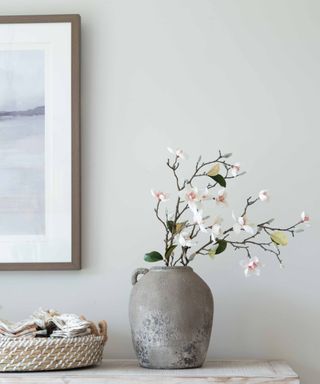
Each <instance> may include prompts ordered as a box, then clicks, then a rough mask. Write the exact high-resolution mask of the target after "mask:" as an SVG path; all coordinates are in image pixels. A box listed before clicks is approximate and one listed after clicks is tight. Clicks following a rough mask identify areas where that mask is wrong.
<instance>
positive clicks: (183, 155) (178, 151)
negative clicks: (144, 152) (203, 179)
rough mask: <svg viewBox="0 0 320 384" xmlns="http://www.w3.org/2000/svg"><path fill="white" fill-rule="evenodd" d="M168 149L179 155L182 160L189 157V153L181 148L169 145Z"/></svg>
mask: <svg viewBox="0 0 320 384" xmlns="http://www.w3.org/2000/svg"><path fill="white" fill-rule="evenodd" d="M167 149H168V151H169V152H170V153H171V154H173V155H175V156H177V157H178V158H179V159H181V160H186V159H187V158H188V155H187V154H186V153H185V152H184V151H183V150H182V149H180V148H177V149H172V148H170V147H168V148H167Z"/></svg>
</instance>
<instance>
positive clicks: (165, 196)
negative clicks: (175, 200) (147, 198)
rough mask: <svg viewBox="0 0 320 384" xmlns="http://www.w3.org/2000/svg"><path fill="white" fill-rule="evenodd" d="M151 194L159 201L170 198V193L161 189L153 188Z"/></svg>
mask: <svg viewBox="0 0 320 384" xmlns="http://www.w3.org/2000/svg"><path fill="white" fill-rule="evenodd" d="M151 195H152V196H153V197H154V198H156V199H157V200H158V201H167V200H169V194H168V193H165V192H161V191H155V190H154V189H151Z"/></svg>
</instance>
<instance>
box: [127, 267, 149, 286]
mask: <svg viewBox="0 0 320 384" xmlns="http://www.w3.org/2000/svg"><path fill="white" fill-rule="evenodd" d="M148 272H149V269H147V268H138V269H136V270H135V271H134V272H133V274H132V277H131V283H132V285H135V284H136V283H137V282H138V276H139V275H145V274H146V273H148Z"/></svg>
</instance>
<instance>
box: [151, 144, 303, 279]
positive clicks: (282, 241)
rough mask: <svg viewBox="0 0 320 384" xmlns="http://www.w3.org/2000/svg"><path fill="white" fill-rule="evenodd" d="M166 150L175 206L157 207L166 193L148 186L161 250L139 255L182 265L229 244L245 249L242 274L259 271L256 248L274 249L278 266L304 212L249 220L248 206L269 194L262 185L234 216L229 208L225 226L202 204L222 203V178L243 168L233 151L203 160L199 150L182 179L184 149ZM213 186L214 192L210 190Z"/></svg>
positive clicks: (232, 176) (238, 173)
mask: <svg viewBox="0 0 320 384" xmlns="http://www.w3.org/2000/svg"><path fill="white" fill-rule="evenodd" d="M168 151H169V152H170V154H171V155H172V158H171V159H170V158H168V160H167V163H166V164H167V166H168V167H169V169H170V170H171V171H172V175H173V177H174V179H175V184H176V188H177V192H178V193H177V196H176V200H175V209H174V211H173V213H169V211H168V208H166V209H165V211H164V212H163V209H162V207H163V205H164V204H165V203H166V202H167V201H168V200H169V194H168V193H166V192H162V191H155V190H153V189H152V190H151V194H152V196H153V197H154V198H155V199H156V201H157V204H156V207H155V208H154V212H155V215H156V218H157V219H158V220H159V222H160V223H161V225H162V226H163V228H164V231H165V239H164V251H163V253H160V252H158V251H152V252H149V253H146V254H145V256H144V260H145V261H147V262H156V261H163V262H164V263H165V265H166V266H175V265H177V264H182V265H183V266H187V265H188V264H189V263H190V262H191V261H192V260H193V259H194V258H195V257H196V256H197V255H209V256H210V257H214V256H215V255H218V254H220V253H222V252H224V251H225V250H226V249H227V247H232V249H233V250H235V251H239V250H240V251H243V252H244V253H245V255H246V260H242V261H241V262H240V264H241V266H242V267H243V269H244V273H245V276H250V275H260V270H261V267H262V263H261V261H260V260H259V258H258V257H257V256H254V254H255V253H256V250H258V249H260V250H263V251H264V252H267V253H269V254H272V255H274V256H275V257H276V259H277V260H278V262H279V263H280V266H281V267H282V266H283V261H282V259H281V258H280V253H281V247H283V246H286V245H287V244H288V234H289V235H291V236H292V237H294V235H295V234H296V233H298V232H302V231H303V230H304V227H306V226H308V225H309V222H310V217H309V215H307V214H306V213H305V212H302V214H301V217H300V219H299V220H298V221H297V222H296V223H295V224H293V225H290V226H288V227H285V228H279V227H277V226H273V225H272V223H273V221H274V219H268V220H264V221H262V222H261V223H259V224H252V223H251V221H250V220H249V218H248V210H249V209H250V208H251V207H252V206H253V205H254V204H256V203H258V202H266V201H268V200H269V199H270V194H269V191H268V190H261V191H260V192H259V193H258V194H257V196H256V197H252V196H250V197H248V198H247V199H246V203H245V206H244V208H243V211H242V213H241V215H240V216H238V217H237V216H236V215H235V214H234V213H232V217H233V221H234V222H233V225H232V226H230V227H226V228H224V227H223V225H222V221H223V219H222V217H220V216H214V217H211V216H205V214H204V206H205V204H206V203H208V202H210V201H211V202H215V203H216V204H217V205H221V206H227V205H228V203H227V192H226V186H227V181H228V182H229V180H231V179H236V178H238V177H239V176H242V175H244V174H245V172H241V169H240V164H239V163H231V162H230V161H229V160H228V159H229V158H230V157H231V156H232V154H231V153H227V154H222V153H221V151H219V154H218V156H217V158H216V159H215V160H212V161H206V162H204V161H202V158H201V156H200V157H199V159H198V161H197V162H196V164H195V169H194V172H193V173H192V174H191V176H190V177H189V178H187V179H185V180H184V181H181V178H180V176H179V174H178V169H179V167H180V165H181V163H182V162H183V161H184V160H186V159H187V155H186V154H185V152H184V151H183V150H181V149H177V150H173V149H171V148H168ZM199 178H204V180H205V183H206V186H205V188H204V189H199V188H198V187H197V186H196V181H197V180H198V179H199ZM215 190H216V192H215V193H213V191H215ZM241 234H242V236H241ZM200 238H202V239H203V238H205V240H203V243H199V242H198V241H197V240H198V239H200ZM178 251H179V252H178ZM176 255H177V256H176Z"/></svg>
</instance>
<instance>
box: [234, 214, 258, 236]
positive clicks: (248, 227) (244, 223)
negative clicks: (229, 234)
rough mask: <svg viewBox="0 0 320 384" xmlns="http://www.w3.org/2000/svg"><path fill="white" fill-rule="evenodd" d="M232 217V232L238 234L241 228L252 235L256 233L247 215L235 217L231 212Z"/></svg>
mask: <svg viewBox="0 0 320 384" xmlns="http://www.w3.org/2000/svg"><path fill="white" fill-rule="evenodd" d="M232 217H233V219H234V220H235V223H234V224H233V232H234V233H236V234H239V233H240V232H241V231H242V230H243V231H245V232H247V233H249V234H250V235H252V236H253V235H255V234H256V232H257V229H256V227H255V226H254V225H253V224H249V222H248V218H247V215H244V216H240V217H238V218H236V217H235V214H234V213H233V212H232Z"/></svg>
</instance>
